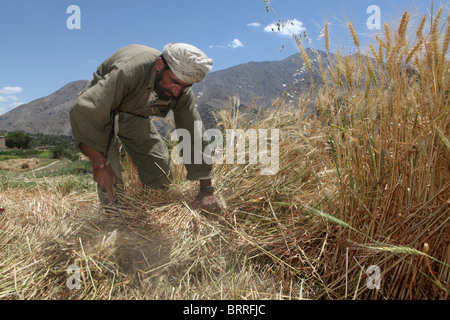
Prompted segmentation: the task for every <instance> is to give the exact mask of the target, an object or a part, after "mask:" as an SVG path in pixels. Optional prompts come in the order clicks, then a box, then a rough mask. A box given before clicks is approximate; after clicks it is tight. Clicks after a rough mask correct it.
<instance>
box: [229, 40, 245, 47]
mask: <svg viewBox="0 0 450 320" xmlns="http://www.w3.org/2000/svg"><path fill="white" fill-rule="evenodd" d="M228 46H231V47H232V48H233V49H235V48H239V47H243V46H244V44H243V43H242V42H241V40H239V39H238V38H236V39H234V40H233V41H232V42H231V43H230V44H228Z"/></svg>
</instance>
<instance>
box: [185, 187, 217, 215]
mask: <svg viewBox="0 0 450 320" xmlns="http://www.w3.org/2000/svg"><path fill="white" fill-rule="evenodd" d="M192 207H193V208H194V209H201V210H202V211H203V212H207V213H220V211H222V207H221V206H220V204H219V201H217V198H216V195H215V194H214V193H210V192H203V191H200V192H199V193H198V195H197V197H196V198H195V200H194V202H193V203H192Z"/></svg>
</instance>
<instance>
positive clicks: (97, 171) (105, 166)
mask: <svg viewBox="0 0 450 320" xmlns="http://www.w3.org/2000/svg"><path fill="white" fill-rule="evenodd" d="M80 146H81V148H82V149H83V151H84V153H85V154H86V155H87V156H88V157H89V160H91V163H92V171H93V174H94V181H95V182H97V184H98V185H99V187H100V188H101V189H102V190H104V191H106V192H107V193H108V200H109V203H110V204H111V205H113V204H114V198H115V196H114V185H115V183H116V177H115V174H114V171H113V170H112V168H111V167H110V166H109V163H108V160H107V159H106V157H105V156H104V155H103V153H101V152H100V151H97V150H94V149H92V148H90V147H88V146H87V145H85V144H83V143H82V144H81V145H80Z"/></svg>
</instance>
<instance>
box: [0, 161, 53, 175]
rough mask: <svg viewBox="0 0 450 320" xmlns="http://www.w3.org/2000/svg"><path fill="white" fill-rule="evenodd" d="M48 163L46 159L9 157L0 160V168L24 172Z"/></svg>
mask: <svg viewBox="0 0 450 320" xmlns="http://www.w3.org/2000/svg"><path fill="white" fill-rule="evenodd" d="M48 163H49V161H48V159H39V158H28V159H9V160H4V161H0V170H6V171H14V172H26V171H30V170H32V169H37V168H40V167H42V166H45V165H47V164H48Z"/></svg>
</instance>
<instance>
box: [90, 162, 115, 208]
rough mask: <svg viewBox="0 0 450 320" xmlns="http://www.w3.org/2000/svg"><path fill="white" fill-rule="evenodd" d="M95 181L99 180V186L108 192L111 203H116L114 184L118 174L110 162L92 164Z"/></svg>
mask: <svg viewBox="0 0 450 320" xmlns="http://www.w3.org/2000/svg"><path fill="white" fill-rule="evenodd" d="M92 170H93V174H94V181H95V182H97V184H98V186H99V188H100V189H101V190H102V191H103V192H107V194H108V200H109V204H110V205H114V201H115V195H114V185H115V184H116V175H115V174H114V171H113V170H112V168H111V167H110V166H109V163H107V162H106V163H103V164H102V166H101V167H100V166H99V165H98V164H93V166H92Z"/></svg>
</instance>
